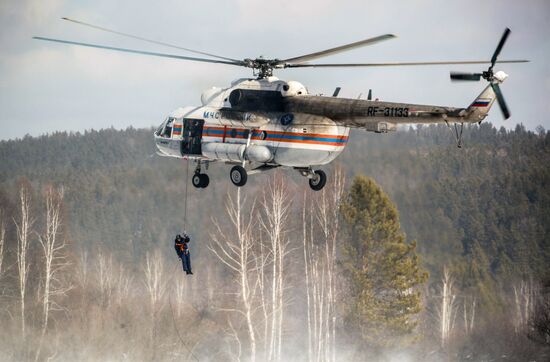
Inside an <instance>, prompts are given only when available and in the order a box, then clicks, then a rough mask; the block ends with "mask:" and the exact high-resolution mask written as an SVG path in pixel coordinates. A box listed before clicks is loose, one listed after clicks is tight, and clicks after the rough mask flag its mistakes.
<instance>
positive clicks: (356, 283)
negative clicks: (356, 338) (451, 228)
mask: <svg viewBox="0 0 550 362" xmlns="http://www.w3.org/2000/svg"><path fill="white" fill-rule="evenodd" d="M342 215H343V219H344V224H345V229H346V240H345V243H344V247H343V263H342V265H343V268H344V271H345V275H346V277H347V281H348V284H349V285H348V286H349V298H346V299H345V300H346V305H345V307H346V308H345V309H346V311H345V324H346V328H347V329H348V330H354V331H355V332H358V333H359V334H360V336H361V338H362V340H363V341H364V342H366V345H368V346H371V347H384V346H390V345H399V344H404V343H406V342H408V341H410V340H412V339H413V336H412V332H413V331H414V329H415V327H416V324H417V323H416V321H415V318H414V316H415V315H416V314H417V313H419V312H420V310H421V296H420V291H419V290H418V287H419V286H420V285H421V284H422V283H424V282H425V281H426V280H427V278H428V273H427V272H426V271H424V270H423V268H422V267H421V265H420V262H419V259H418V256H417V254H416V251H415V249H416V242H415V241H413V242H412V243H410V244H409V243H407V242H406V241H405V235H404V234H403V232H402V231H401V228H400V225H399V215H398V212H397V209H396V207H395V206H394V205H393V203H392V202H391V200H390V199H389V198H388V196H387V195H386V194H385V193H384V192H383V191H382V189H381V188H380V187H379V186H378V185H377V184H376V182H375V181H374V180H372V179H370V178H368V177H365V176H358V177H356V178H355V180H354V182H353V185H352V186H351V189H350V191H349V192H348V194H347V195H346V198H345V199H344V202H343V203H342Z"/></svg>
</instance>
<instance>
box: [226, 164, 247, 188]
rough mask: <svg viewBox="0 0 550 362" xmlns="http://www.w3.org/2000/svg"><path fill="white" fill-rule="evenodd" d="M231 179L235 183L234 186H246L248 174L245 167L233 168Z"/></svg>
mask: <svg viewBox="0 0 550 362" xmlns="http://www.w3.org/2000/svg"><path fill="white" fill-rule="evenodd" d="M229 177H230V178H231V182H233V185H235V186H239V187H241V186H244V185H245V184H246V180H247V179H248V174H247V173H246V170H245V169H244V167H242V166H233V168H232V169H231V172H230V173H229Z"/></svg>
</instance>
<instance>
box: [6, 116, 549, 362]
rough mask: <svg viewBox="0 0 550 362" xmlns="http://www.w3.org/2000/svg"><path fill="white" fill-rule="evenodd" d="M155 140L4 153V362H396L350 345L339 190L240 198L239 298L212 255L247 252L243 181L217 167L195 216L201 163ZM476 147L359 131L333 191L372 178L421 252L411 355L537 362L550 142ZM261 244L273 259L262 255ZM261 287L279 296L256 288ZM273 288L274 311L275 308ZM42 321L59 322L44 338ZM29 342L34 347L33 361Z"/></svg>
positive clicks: (435, 132)
mask: <svg viewBox="0 0 550 362" xmlns="http://www.w3.org/2000/svg"><path fill="white" fill-rule="evenodd" d="M152 132H153V130H152V129H148V130H135V129H128V130H125V131H117V130H113V129H109V130H103V131H90V132H86V133H84V134H67V133H56V134H53V135H50V136H43V137H38V138H31V137H26V138H24V139H22V140H15V141H2V142H0V156H1V159H2V162H1V164H0V209H2V210H3V215H2V220H3V223H4V226H5V228H4V229H5V233H4V238H3V240H4V243H3V245H4V251H3V256H4V257H3V262H2V264H0V271H1V273H2V274H1V275H0V283H1V284H0V293H1V294H0V303H1V308H0V320H2V322H3V323H2V324H3V325H6V326H8V327H7V328H4V329H3V331H2V333H3V338H2V340H3V341H4V342H2V345H1V346H0V351H2V353H3V355H2V356H0V357H2V359H10V358H11V359H21V358H26V359H34V358H35V357H36V356H38V357H36V358H38V359H45V358H48V357H52V356H54V357H55V356H58V357H59V358H63V359H69V358H78V359H87V358H88V359H94V360H95V359H104V358H107V357H113V358H114V359H125V358H130V359H182V358H183V359H185V360H196V359H200V360H204V359H205V358H208V357H210V358H212V359H216V360H218V359H222V360H224V359H226V360H228V359H245V360H246V359H248V358H250V357H251V356H252V355H251V353H252V344H251V341H252V340H254V341H255V344H254V345H255V347H254V350H255V353H254V355H255V356H256V357H257V359H259V360H264V359H271V360H278V359H283V360H286V359H289V358H291V356H294V355H296V353H299V356H298V357H295V358H296V359H299V360H300V359H304V358H307V357H305V356H306V355H307V356H308V357H309V358H310V359H315V360H328V359H330V360H334V359H337V360H341V359H342V358H347V359H352V360H353V359H358V360H361V359H364V358H363V357H364V356H365V353H370V354H371V356H372V353H375V352H376V351H378V352H377V353H387V351H388V349H387V348H388V346H384V347H382V346H379V345H378V346H377V344H376V343H373V344H372V345H369V347H368V348H367V350H365V349H361V348H358V346H361V345H363V344H365V343H366V342H365V340H364V339H362V338H361V337H360V335H361V333H356V334H354V335H350V334H349V333H347V332H346V331H349V330H350V328H349V327H350V325H349V324H347V325H346V324H345V323H348V322H349V321H348V322H346V318H345V315H346V313H345V312H346V310H345V308H341V307H345V306H346V305H347V306H349V304H346V303H342V300H343V299H342V298H343V297H344V296H346V295H347V296H349V295H350V294H346V293H350V292H351V290H353V288H352V285H350V284H349V283H350V282H349V281H350V280H351V279H349V273H347V274H346V273H343V275H347V276H348V277H347V278H343V276H342V275H340V274H342V271H343V270H344V269H342V268H343V264H341V263H342V262H343V261H344V259H345V258H344V254H342V252H343V249H342V248H344V247H345V246H346V245H348V244H349V242H350V240H352V239H349V237H348V236H346V235H347V234H346V232H345V230H344V229H342V232H335V231H334V230H332V229H333V225H332V223H334V222H336V221H337V220H340V221H339V222H343V221H342V219H341V216H340V215H339V214H338V210H339V206H336V204H335V205H333V206H332V209H331V210H332V212H334V211H336V213H335V214H334V213H333V214H331V215H330V218H328V219H327V218H325V219H323V218H322V217H320V216H319V215H325V217H327V216H328V213H327V212H325V214H323V213H319V212H320V209H319V208H320V207H321V206H320V205H323V202H322V200H323V197H329V196H328V195H334V194H335V192H332V191H330V190H328V191H327V193H323V194H324V195H325V196H322V195H321V194H312V193H311V192H310V191H309V190H308V189H307V186H306V182H305V179H303V178H302V177H301V176H299V175H297V174H295V173H294V172H293V171H290V170H288V171H284V172H282V173H279V174H276V173H271V174H270V173H266V174H262V175H259V176H254V177H253V178H251V180H250V181H249V183H248V184H247V186H246V187H245V188H244V189H242V190H241V194H242V195H239V197H240V198H242V202H243V205H242V206H241V208H242V212H243V214H244V215H247V216H248V217H249V219H250V220H251V221H250V222H251V224H250V225H249V227H250V228H251V230H250V232H251V233H252V234H253V235H254V237H253V238H252V239H251V240H253V241H254V243H252V244H253V245H255V246H251V248H252V249H253V250H252V249H251V252H250V254H249V257H250V258H251V259H250V260H249V262H250V263H252V264H253V265H254V266H253V267H250V269H247V270H246V274H247V275H248V277H249V279H246V280H247V283H250V284H245V285H248V287H247V288H248V289H246V288H245V289H242V288H243V282H242V278H241V279H240V281H239V280H237V279H234V278H235V270H233V269H231V268H230V267H228V265H226V264H224V262H223V260H219V258H217V257H216V254H215V253H214V251H215V250H217V251H218V252H220V250H221V249H220V247H221V248H223V246H224V245H229V243H231V242H235V241H239V240H241V241H243V240H244V241H246V240H247V238H246V237H244V238H243V235H244V234H243V235H241V237H239V235H238V233H237V231H236V230H237V229H238V228H236V227H235V225H234V220H235V218H232V217H231V213H230V211H231V208H229V209H228V206H229V205H231V203H235V202H236V199H235V197H236V190H235V188H234V187H233V185H231V184H230V182H228V180H227V179H228V168H227V167H225V166H223V165H217V164H212V165H210V170H209V174H210V178H211V184H210V186H209V187H208V188H207V189H204V190H197V189H194V188H193V187H192V186H191V185H189V189H188V198H187V212H186V210H185V207H184V205H185V189H186V187H185V183H186V182H187V179H186V177H187V178H188V177H189V176H190V175H191V174H192V171H193V165H187V163H186V162H185V161H181V160H175V159H165V158H160V157H158V156H156V155H155V149H154V145H153V140H152V136H151V135H152ZM464 143H465V146H464V148H462V149H457V148H456V145H455V143H454V139H453V136H452V135H451V132H449V130H448V129H447V128H446V127H435V126H431V127H420V128H418V129H409V130H404V131H400V132H397V133H394V134H387V135H376V134H368V133H364V132H360V131H358V132H354V133H353V134H352V137H351V140H350V145H349V147H348V148H347V149H346V151H345V152H344V154H343V155H342V156H341V157H340V158H339V160H338V165H337V166H338V167H340V169H341V170H342V171H343V172H344V173H345V175H342V178H338V177H333V181H338V180H340V181H338V182H339V183H338V185H339V186H338V187H336V189H333V190H340V191H345V192H349V190H350V188H349V187H350V185H351V182H352V180H353V179H354V176H356V175H359V174H365V175H368V176H370V177H372V178H373V179H374V180H376V182H377V183H378V184H379V185H380V186H381V187H382V189H383V190H384V191H385V192H386V193H387V194H388V195H389V196H390V198H391V199H392V200H393V202H394V203H395V204H396V205H397V209H398V210H399V214H400V221H401V227H402V230H403V231H404V232H405V234H406V237H407V238H406V240H407V243H409V244H410V243H411V242H412V241H413V240H416V251H417V252H418V253H419V254H420V259H419V260H420V262H421V263H422V265H423V268H425V269H427V270H428V271H429V275H430V277H429V280H428V281H427V283H426V284H425V285H424V287H422V288H421V290H422V308H421V309H422V312H421V313H420V314H419V315H418V316H417V318H416V322H415V324H417V325H418V327H417V328H414V334H413V337H415V338H412V339H411V340H410V341H409V343H412V342H414V343H413V345H414V346H415V347H409V349H408V350H407V351H409V352H410V353H413V355H414V356H416V357H417V358H420V357H421V356H425V354H429V355H430V356H432V359H434V360H438V359H441V358H444V357H443V356H447V357H449V356H450V357H451V358H455V359H467V358H474V359H476V358H477V359H479V358H481V359H483V358H485V359H487V358H490V357H491V356H500V355H502V354H503V353H504V352H505V353H508V354H509V355H514V354H515V355H522V356H532V357H533V358H540V356H544V355H545V354H544V353H547V352H545V349H544V345H545V344H547V343H548V337H547V336H546V335H545V332H544V327H541V328H542V329H540V328H539V329H537V327H536V325H537V323H538V324H539V325H542V326H544V325H545V324H544V323H543V321H542V322H541V320H540V319H539V320H535V319H533V316H534V315H545V314H544V313H545V311H546V315H548V312H547V308H548V306H546V307H545V304H544V298H548V287H549V286H548V284H547V283H548V280H549V279H550V277H549V275H548V274H549V269H548V267H547V265H549V262H550V241H549V236H550V226H549V225H550V223H549V222H550V220H549V219H550V210H549V208H550V202H549V201H550V200H549V191H548V190H549V188H548V184H549V181H550V174H549V170H548V167H547V165H548V164H549V161H550V135H549V134H548V133H547V132H545V131H543V130H539V131H538V132H537V133H533V132H530V131H526V130H525V129H524V128H523V127H522V126H518V127H516V129H515V130H513V131H506V130H504V129H501V130H497V129H495V128H494V127H492V126H491V125H490V124H482V125H481V126H473V127H468V128H466V129H465V133H464ZM328 170H329V173H328V174H329V177H331V176H336V175H338V174H339V172H337V170H335V169H334V167H333V166H330V167H328ZM277 177H279V178H283V179H284V180H285V183H284V187H283V186H281V187H282V189H283V190H284V192H283V196H284V198H285V205H286V204H288V207H289V210H287V212H288V215H287V220H286V223H285V225H284V233H283V234H284V235H285V238H283V239H280V240H279V242H281V243H282V244H276V243H275V244H269V243H268V242H267V241H268V240H270V237H269V236H270V233H269V230H273V228H265V225H267V224H268V223H269V220H268V219H266V217H267V215H268V213H267V212H265V211H264V212H263V213H262V212H261V211H260V210H261V209H262V208H264V210H265V209H266V208H268V206H269V205H273V200H274V199H275V198H276V197H275V196H274V195H273V194H269V192H268V190H270V188H269V187H272V185H273V183H274V180H275V179H276V178H277ZM344 179H345V180H347V181H346V182H344V183H342V180H344ZM278 182H281V181H280V180H279V181H278ZM268 185H270V186H269V187H268ZM333 187H335V186H334V185H333ZM22 189H25V190H27V192H28V196H29V200H31V202H30V206H29V210H28V212H29V215H31V219H30V220H32V221H34V223H33V224H32V228H31V229H29V251H28V262H29V263H30V264H29V274H28V282H27V285H26V288H25V290H26V293H28V294H26V300H27V306H26V307H25V310H27V315H26V316H25V317H21V316H20V315H19V314H21V313H20V311H21V308H20V307H21V306H20V302H21V298H22V297H21V282H20V274H21V273H20V272H18V271H19V270H20V269H18V265H20V263H21V262H20V261H19V259H18V257H17V254H18V251H20V246H19V244H18V240H20V235H21V233H20V231H19V232H18V225H20V224H21V222H22V221H21V220H22V219H21V217H22V215H21V193H20V192H21V190H22ZM52 192H55V195H57V196H56V197H54V198H53V199H59V197H61V195H62V200H63V202H62V203H60V204H59V210H61V211H60V217H61V220H62V221H60V226H59V230H58V239H57V240H58V241H59V242H62V243H63V248H62V250H60V251H59V254H57V255H58V256H59V257H60V258H61V259H60V260H58V259H56V261H60V262H61V263H60V264H58V265H60V266H61V267H62V268H61V269H59V274H55V273H54V274H52V275H54V276H55V278H53V280H54V283H53V287H52V288H53V289H52V290H51V291H52V295H51V299H49V301H48V302H47V303H45V302H44V296H45V295H46V294H45V284H44V283H45V280H46V279H45V278H46V276H47V274H48V272H47V270H46V269H44V268H45V267H44V265H45V264H44V260H45V259H44V258H45V254H44V250H45V249H44V247H43V244H42V243H40V240H42V241H43V242H44V241H45V240H47V238H46V236H45V235H46V233H47V230H48V227H47V225H48V218H47V215H48V212H47V210H48V201H47V200H48V195H53V194H52ZM304 195H306V200H305V201H304V200H303V197H304ZM308 195H309V196H308ZM230 196H231V199H228V197H230ZM310 196H311V198H310V199H307V198H308V197H310ZM52 197H53V196H52ZM53 199H52V200H53ZM245 199H246V200H245ZM304 202H305V204H304ZM326 202H328V201H327V200H325V204H324V205H325V206H324V207H325V208H326V207H327V203H326ZM332 202H334V200H333V201H332ZM337 204H338V205H339V203H337ZM304 205H305V206H304ZM51 206H52V204H51V203H50V207H51ZM325 211H326V210H325ZM256 213H257V214H259V215H263V216H261V217H263V219H262V218H259V219H258V218H257V217H260V216H257V215H256ZM184 215H187V219H186V220H184ZM304 215H305V216H304ZM241 217H245V216H243V215H241ZM304 220H305V221H304ZM323 220H324V221H323ZM14 221H17V223H16V222H14ZM50 221H51V219H50ZM241 221H242V222H244V221H245V220H241ZM323 222H324V223H325V224H324V225H323ZM262 223H263V224H262ZM262 225H264V226H262ZM184 228H185V229H187V231H188V232H189V233H190V234H191V235H192V240H193V242H192V252H193V263H194V271H195V275H194V276H193V277H192V278H187V279H185V278H183V277H184V276H183V275H182V274H181V273H180V269H179V268H181V265H179V264H178V263H179V261H178V259H177V258H176V257H175V255H174V253H173V252H172V251H173V248H172V242H173V241H172V240H173V237H174V235H175V234H176V233H179V232H181V231H182V229H184ZM327 230H331V231H330V232H328V231H327ZM337 230H339V229H337ZM331 233H332V234H331ZM222 236H225V237H226V239H223V240H222ZM245 236H246V235H245ZM216 240H217V241H218V242H220V243H221V244H219V245H217V244H216ZM249 242H250V240H249ZM264 243H265V246H266V249H265V250H264V251H263V252H265V254H262V252H260V250H257V248H258V245H264ZM285 243H288V244H285ZM331 243H332V244H331ZM216 245H217V246H216ZM269 245H271V246H269ZM327 245H329V246H331V247H330V248H329V249H330V250H329V252H327V251H326V250H325V247H326V246H327ZM237 246H239V245H237ZM241 246H242V244H241ZM281 248H282V249H281ZM285 248H286V249H285ZM277 250H278V252H280V254H276V253H277ZM273 253H275V254H273ZM220 255H221V254H220ZM261 255H263V256H261ZM276 255H278V256H279V257H280V260H279V259H273V258H275V256H276ZM343 258H344V259H343ZM247 260H248V259H247ZM275 260H279V261H277V262H275ZM18 263H19V264H18ZM245 264H247V265H248V261H247V262H246V263H245ZM262 265H263V267H262V268H264V269H262V268H260V267H259V266H262ZM273 265H279V266H280V267H281V269H278V267H275V268H273ZM55 270H57V269H55ZM262 270H263V271H262ZM281 270H282V271H281ZM444 270H445V271H446V272H444ZM260 271H261V273H260ZM50 272H51V270H50ZM241 272H243V271H242V270H241ZM389 272H390V274H391V269H390V271H389ZM304 273H307V282H306V280H305V274H304ZM237 275H238V273H237ZM278 278H280V279H278ZM342 278H343V279H342ZM420 279H421V278H420ZM420 279H419V280H420ZM274 280H276V281H275V282H274ZM279 280H280V283H282V284H280V283H279ZM155 281H157V282H155ZM260 281H263V282H262V283H263V284H262V285H263V287H262V288H264V289H261V288H260V289H258V288H259V286H258V285H259V284H258V283H260ZM308 283H310V284H308ZM315 283H317V284H315ZM545 283H546V284H545ZM308 285H309V286H308ZM262 290H263V293H265V294H266V295H264V296H263V297H260V296H259V294H258V293H260V291H262ZM283 291H284V293H283ZM304 291H306V292H304ZM247 293H251V294H249V295H248V299H246V298H244V296H246V294H247ZM267 295H269V298H267ZM243 298H244V299H243ZM247 303H248V307H247V308H249V311H250V312H251V313H252V315H251V317H250V319H249V320H248V319H247V318H246V308H245V307H246V305H247ZM337 305H338V307H336V306H337ZM45 306H49V307H48V313H49V315H50V316H51V317H46V319H45V320H46V322H45V320H44V313H45V308H46V307H45ZM242 308H244V309H242ZM545 308H546V309H545ZM235 309H236V310H235ZM283 310H284V314H279V313H282V311H283ZM373 310H381V309H373ZM259 311H263V312H262V313H259ZM264 312H265V314H263V313H264ZM18 313H19V314H18ZM50 313H51V314H50ZM243 313H244V316H245V317H244V318H242V316H243ZM365 313H366V314H368V310H367V311H365ZM306 315H308V316H309V318H308V320H307V321H306V318H305V316H306ZM279 318H280V319H279ZM22 319H23V320H24V321H25V320H26V323H27V331H26V332H25V334H26V336H25V337H24V338H23V337H22V336H23V334H22V331H21V329H22V326H23V325H22V324H21V320H22ZM47 321H49V322H47ZM4 322H5V323H4ZM247 323H248V324H247ZM308 323H309V324H308ZM315 323H317V324H315ZM251 326H252V327H251ZM494 326H499V328H498V330H499V331H498V333H494V332H495V331H494V330H491V328H493V329H494ZM356 327H357V328H355V329H356V330H360V329H361V328H359V327H358V326H357V325H356ZM304 328H307V330H308V334H307V336H306V335H303V332H301V331H303V330H304ZM42 331H47V333H46V332H42ZM541 331H542V332H541ZM252 334H253V335H252ZM314 336H317V337H319V338H317V337H314ZM389 337H391V336H389ZM393 337H395V336H393ZM382 339H383V338H382ZM368 340H372V339H367V341H368ZM23 341H25V342H26V343H27V346H26V348H22V347H21V346H19V345H18V343H22V342H23ZM336 342H338V343H336ZM56 343H57V345H56ZM367 344H368V343H367ZM71 345H73V346H74V347H70V346H71ZM335 345H338V346H340V347H339V348H336V347H334V346H335ZM400 345H402V344H400ZM14 346H17V348H12V347H14ZM37 346H40V350H37ZM393 347H395V345H394V346H393ZM82 356H83V357H82ZM467 356H470V357H467ZM472 356H475V357H472ZM80 357H82V358H80ZM447 357H445V358H447Z"/></svg>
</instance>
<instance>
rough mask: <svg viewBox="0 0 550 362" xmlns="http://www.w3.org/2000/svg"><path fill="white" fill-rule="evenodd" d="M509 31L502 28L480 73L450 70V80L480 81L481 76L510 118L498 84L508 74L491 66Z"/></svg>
mask: <svg viewBox="0 0 550 362" xmlns="http://www.w3.org/2000/svg"><path fill="white" fill-rule="evenodd" d="M510 33H511V31H510V29H509V28H506V29H505V30H504V34H502V37H501V38H500V41H499V42H498V45H497V48H496V49H495V51H494V53H493V56H492V57H491V65H490V66H489V68H488V69H487V70H486V71H484V72H482V73H464V72H451V80H452V81H476V82H477V81H480V80H481V78H483V79H485V80H486V81H488V82H489V83H490V84H491V88H493V91H494V92H495V95H496V99H497V102H498V105H499V106H500V110H501V111H502V115H503V116H504V119H508V118H510V111H509V109H508V106H507V105H506V101H505V100H504V96H503V95H502V91H501V90H500V87H499V84H500V83H502V82H503V81H504V79H506V77H508V75H507V74H506V73H504V72H502V71H499V72H496V73H494V72H493V67H494V66H495V63H496V62H497V59H498V56H499V54H500V52H501V51H502V48H503V47H504V44H505V43H506V40H507V39H508V36H509V35H510ZM527 61H528V60H518V61H513V62H514V63H520V62H527Z"/></svg>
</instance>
